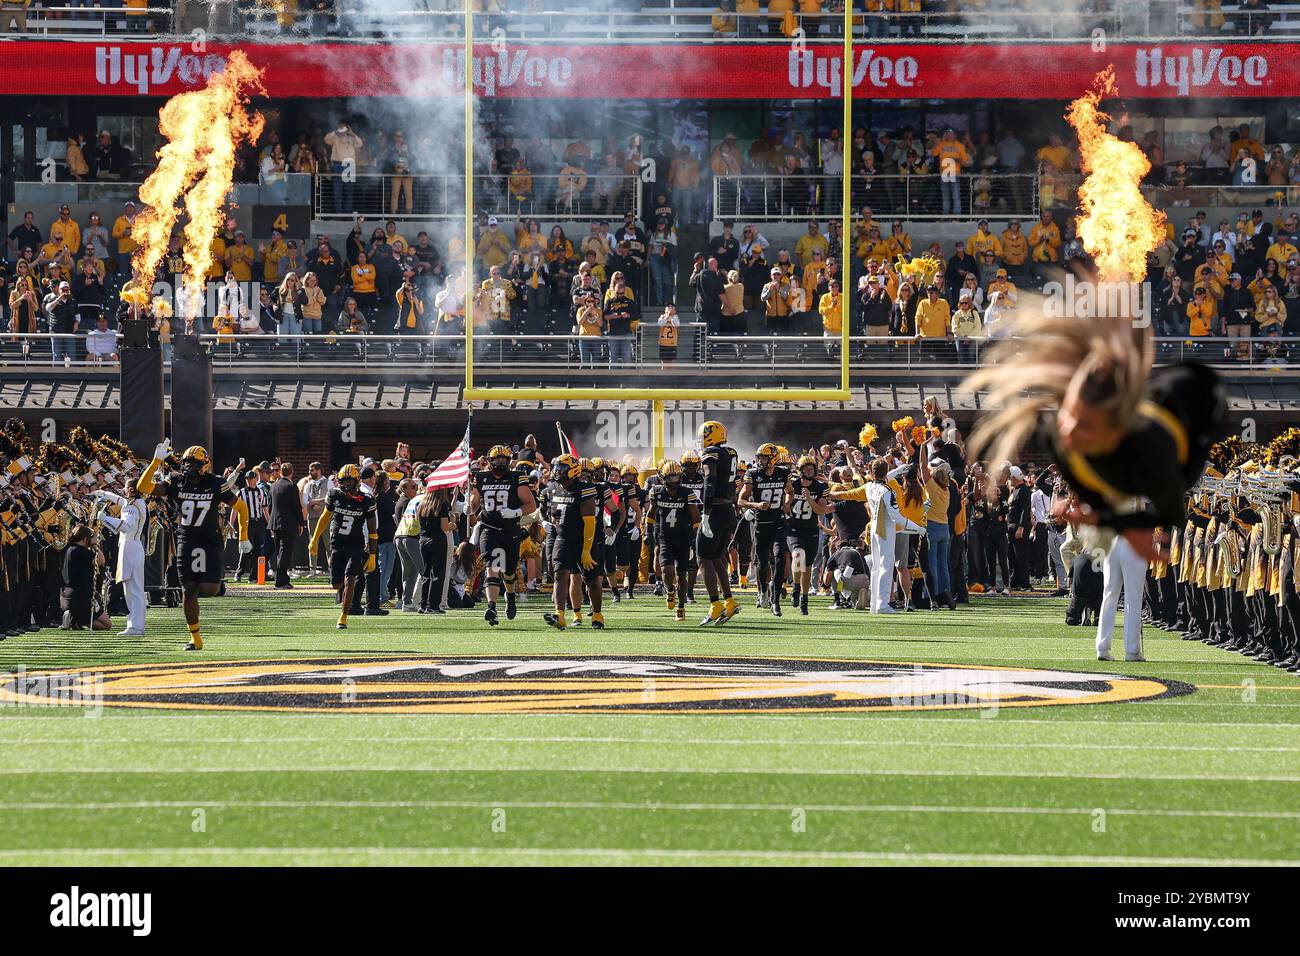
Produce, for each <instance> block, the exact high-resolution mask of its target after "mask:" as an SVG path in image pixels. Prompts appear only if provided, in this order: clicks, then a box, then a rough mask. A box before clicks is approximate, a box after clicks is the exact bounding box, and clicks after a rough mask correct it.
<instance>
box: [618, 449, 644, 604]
mask: <svg viewBox="0 0 1300 956" xmlns="http://www.w3.org/2000/svg"><path fill="white" fill-rule="evenodd" d="M609 467H610V473H611V474H613V473H614V472H615V471H617V472H618V476H617V477H618V496H619V502H620V505H621V507H622V510H623V524H622V525H621V526H620V527H619V529H618V537H617V538H616V539H615V541H614V551H615V565H614V566H615V568H616V569H617V571H618V573H619V574H621V575H622V578H621V579H616V581H617V582H619V583H625V584H626V585H627V596H628V597H629V598H631V597H635V588H636V579H637V571H638V570H639V567H638V562H637V558H638V557H639V555H640V553H641V526H642V511H643V505H642V502H644V501H645V491H644V490H643V489H642V488H641V486H640V485H638V484H637V483H636V479H637V472H636V466H635V465H624V466H623V467H622V468H619V467H618V466H617V465H615V464H613V463H611V464H610V466H609ZM615 588H616V589H615V591H614V593H615V594H617V593H618V590H617V584H616V585H615Z"/></svg>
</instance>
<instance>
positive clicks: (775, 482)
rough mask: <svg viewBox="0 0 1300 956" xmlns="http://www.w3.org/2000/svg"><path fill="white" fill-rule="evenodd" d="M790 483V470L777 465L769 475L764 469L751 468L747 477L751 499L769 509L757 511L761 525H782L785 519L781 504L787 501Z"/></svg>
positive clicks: (756, 514) (746, 483)
mask: <svg viewBox="0 0 1300 956" xmlns="http://www.w3.org/2000/svg"><path fill="white" fill-rule="evenodd" d="M789 483H790V469H788V468H786V467H784V466H782V465H777V466H776V467H775V468H773V469H772V473H771V474H770V475H769V474H768V473H767V472H765V471H764V470H763V469H762V468H751V469H750V470H749V472H748V473H747V474H746V475H745V486H746V487H747V488H749V498H750V500H751V501H753V502H755V503H762V502H766V503H767V504H768V508H767V509H765V510H762V511H755V512H754V515H755V516H756V517H757V519H758V523H759V524H780V523H781V521H782V519H783V518H784V517H785V516H784V515H783V514H782V513H781V504H782V502H784V501H785V486H786V485H788V484H789Z"/></svg>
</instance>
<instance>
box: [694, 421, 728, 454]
mask: <svg viewBox="0 0 1300 956" xmlns="http://www.w3.org/2000/svg"><path fill="white" fill-rule="evenodd" d="M726 442H727V429H726V428H725V427H724V426H723V424H722V422H705V423H704V424H703V425H701V426H700V444H701V445H703V446H704V447H705V448H712V447H713V446H714V445H724V444H726Z"/></svg>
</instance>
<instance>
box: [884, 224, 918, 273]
mask: <svg viewBox="0 0 1300 956" xmlns="http://www.w3.org/2000/svg"><path fill="white" fill-rule="evenodd" d="M885 241H886V242H888V243H889V261H891V262H892V261H894V260H895V259H897V258H898V257H899V256H910V255H911V254H912V237H911V236H909V235H908V234H907V229H906V228H905V227H904V226H903V221H902V220H901V219H895V220H894V222H893V224H892V225H891V226H890V227H889V238H888V239H886V240H885Z"/></svg>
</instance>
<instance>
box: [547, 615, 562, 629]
mask: <svg viewBox="0 0 1300 956" xmlns="http://www.w3.org/2000/svg"><path fill="white" fill-rule="evenodd" d="M542 620H543V621H545V622H546V623H547V624H549V625H550V626H551V627H553V628H555V629H556V630H557V631H562V630H564V627H565V625H564V623H563V622H562V621H561V620H560V616H559V615H558V614H543V615H542Z"/></svg>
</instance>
